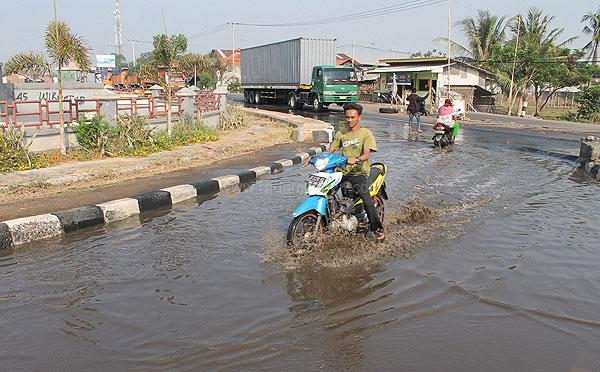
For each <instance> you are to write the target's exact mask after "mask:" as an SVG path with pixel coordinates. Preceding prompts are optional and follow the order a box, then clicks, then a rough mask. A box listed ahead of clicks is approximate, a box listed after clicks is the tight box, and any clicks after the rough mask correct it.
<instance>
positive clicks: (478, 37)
mask: <svg viewBox="0 0 600 372" xmlns="http://www.w3.org/2000/svg"><path fill="white" fill-rule="evenodd" d="M504 21H505V17H498V16H495V15H494V16H493V15H491V14H490V12H489V11H487V10H481V9H480V10H479V11H478V13H477V18H476V19H475V18H473V17H465V18H463V19H461V20H460V21H458V22H457V24H458V26H459V27H460V29H461V31H462V33H463V34H464V35H465V36H466V37H467V41H468V43H469V46H468V48H465V47H462V46H460V45H458V44H457V45H456V46H458V49H460V48H462V49H463V51H464V52H466V53H467V54H468V56H469V57H471V58H472V59H473V61H474V62H475V64H482V63H485V61H487V60H488V58H489V57H490V54H491V49H492V46H493V45H495V44H498V43H501V42H502V41H503V40H504V35H505V29H506V24H505V23H504Z"/></svg>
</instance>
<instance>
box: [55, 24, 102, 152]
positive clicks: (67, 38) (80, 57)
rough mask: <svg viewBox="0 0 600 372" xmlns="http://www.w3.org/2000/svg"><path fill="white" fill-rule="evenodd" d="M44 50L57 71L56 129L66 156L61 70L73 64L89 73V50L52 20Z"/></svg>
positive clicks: (67, 30) (81, 40)
mask: <svg viewBox="0 0 600 372" xmlns="http://www.w3.org/2000/svg"><path fill="white" fill-rule="evenodd" d="M45 39H46V50H47V52H48V55H49V56H50V59H51V60H52V62H53V63H54V64H55V65H56V66H57V69H58V107H59V108H58V111H59V113H58V117H59V119H58V121H59V123H58V129H59V133H60V152H61V154H63V155H66V153H67V149H66V146H65V128H64V113H63V109H64V108H63V92H62V69H63V67H65V66H66V65H68V64H70V63H73V64H75V65H76V66H77V68H79V69H80V70H81V71H90V69H91V65H92V62H91V59H90V56H89V48H88V47H87V46H86V45H85V42H84V41H83V39H82V38H81V37H79V36H78V35H75V34H73V33H71V29H70V28H69V26H68V25H67V24H66V23H65V22H63V21H58V20H53V21H52V22H50V24H48V27H47V28H46V35H45Z"/></svg>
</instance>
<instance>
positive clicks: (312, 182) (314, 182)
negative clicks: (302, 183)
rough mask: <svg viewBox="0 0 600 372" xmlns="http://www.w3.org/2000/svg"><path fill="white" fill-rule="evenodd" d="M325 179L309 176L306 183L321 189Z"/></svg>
mask: <svg viewBox="0 0 600 372" xmlns="http://www.w3.org/2000/svg"><path fill="white" fill-rule="evenodd" d="M325 180H326V178H324V177H321V176H316V175H314V174H310V175H309V176H308V177H306V183H307V184H308V185H310V186H315V187H321V186H323V184H324V183H325Z"/></svg>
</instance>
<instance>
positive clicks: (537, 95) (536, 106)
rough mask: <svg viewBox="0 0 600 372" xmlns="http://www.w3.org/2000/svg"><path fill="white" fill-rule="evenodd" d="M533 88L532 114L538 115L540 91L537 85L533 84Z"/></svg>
mask: <svg viewBox="0 0 600 372" xmlns="http://www.w3.org/2000/svg"><path fill="white" fill-rule="evenodd" d="M533 89H534V91H533V98H534V100H535V113H534V114H533V116H536V117H537V116H538V115H539V112H538V101H539V99H540V95H541V94H542V93H540V87H538V86H537V85H535V86H534V87H533Z"/></svg>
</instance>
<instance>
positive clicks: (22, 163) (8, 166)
mask: <svg viewBox="0 0 600 372" xmlns="http://www.w3.org/2000/svg"><path fill="white" fill-rule="evenodd" d="M24 137H25V132H24V131H23V130H17V129H15V128H14V127H13V126H10V127H9V128H8V129H6V130H5V131H4V132H0V173H7V172H14V171H19V170H27V169H36V168H43V167H47V166H48V165H49V163H50V162H49V160H48V158H47V157H46V155H45V154H41V153H31V152H29V146H30V145H31V142H29V143H25V139H24Z"/></svg>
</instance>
